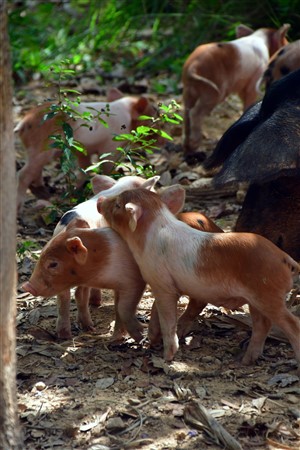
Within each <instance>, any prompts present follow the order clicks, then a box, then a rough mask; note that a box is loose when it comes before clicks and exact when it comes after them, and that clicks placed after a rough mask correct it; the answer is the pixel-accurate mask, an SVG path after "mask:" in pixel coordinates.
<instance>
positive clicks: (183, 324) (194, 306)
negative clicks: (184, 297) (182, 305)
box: [177, 298, 206, 339]
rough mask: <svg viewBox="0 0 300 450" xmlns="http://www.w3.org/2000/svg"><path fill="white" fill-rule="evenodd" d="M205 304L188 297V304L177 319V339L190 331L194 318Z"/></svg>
mask: <svg viewBox="0 0 300 450" xmlns="http://www.w3.org/2000/svg"><path fill="white" fill-rule="evenodd" d="M205 306H206V303H204V302H203V303H202V302H200V301H199V300H196V299H194V298H190V301H189V304H188V306H187V307H186V309H185V311H184V313H183V314H182V315H181V316H180V318H179V320H178V325H177V334H178V337H179V339H180V338H182V337H184V336H186V335H187V334H188V333H189V332H190V331H191V327H192V325H193V322H194V320H195V318H196V317H197V316H198V315H199V314H200V313H201V311H202V310H203V309H204V308H205Z"/></svg>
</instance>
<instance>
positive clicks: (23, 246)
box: [16, 240, 41, 263]
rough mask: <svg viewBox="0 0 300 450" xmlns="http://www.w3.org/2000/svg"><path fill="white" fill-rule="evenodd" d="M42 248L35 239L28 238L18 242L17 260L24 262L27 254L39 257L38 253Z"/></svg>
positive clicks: (35, 257)
mask: <svg viewBox="0 0 300 450" xmlns="http://www.w3.org/2000/svg"><path fill="white" fill-rule="evenodd" d="M40 250H41V247H40V246H39V245H38V244H37V243H36V242H34V241H30V240H26V241H22V242H19V243H18V244H17V252H16V253H17V260H18V262H19V263H20V262H22V261H23V259H24V258H25V257H26V256H29V257H31V258H33V259H37V258H38V255H37V253H38V252H39V251H40Z"/></svg>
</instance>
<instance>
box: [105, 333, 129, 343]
mask: <svg viewBox="0 0 300 450" xmlns="http://www.w3.org/2000/svg"><path fill="white" fill-rule="evenodd" d="M125 334H126V333H125V332H122V331H117V332H114V334H113V335H112V336H111V337H110V338H109V340H108V342H109V343H110V344H113V345H119V344H123V342H124V340H125Z"/></svg>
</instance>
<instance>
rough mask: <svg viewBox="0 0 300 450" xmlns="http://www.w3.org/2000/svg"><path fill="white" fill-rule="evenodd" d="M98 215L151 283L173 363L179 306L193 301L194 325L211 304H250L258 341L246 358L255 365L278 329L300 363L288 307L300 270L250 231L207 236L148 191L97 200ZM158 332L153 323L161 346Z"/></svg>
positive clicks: (296, 326)
mask: <svg viewBox="0 0 300 450" xmlns="http://www.w3.org/2000/svg"><path fill="white" fill-rule="evenodd" d="M98 209H99V211H100V212H101V213H102V214H103V215H104V217H105V219H106V220H107V221H108V223H109V224H110V226H111V227H112V228H113V229H115V230H116V231H117V232H118V233H119V234H120V235H121V236H122V237H123V239H124V240H125V241H126V242H127V243H128V246H129V248H130V250H131V251H132V254H133V256H134V258H135V260H136V262H137V263H138V265H139V267H140V270H141V274H142V276H143V278H144V279H145V281H146V282H147V283H149V284H150V286H151V288H152V292H153V294H154V297H155V301H156V307H157V311H158V315H159V322H160V327H161V333H162V336H163V344H164V357H165V359H166V360H167V361H171V360H172V359H173V357H174V355H175V353H176V351H177V350H178V337H177V334H176V327H177V317H176V305H177V300H178V298H179V296H180V295H182V294H185V295H189V296H190V298H191V302H190V304H191V305H192V306H191V311H190V314H188V321H190V320H192V319H193V318H194V317H195V316H196V314H197V313H198V312H199V311H201V310H202V309H203V308H204V306H206V304H207V303H208V302H209V303H212V304H213V305H216V306H225V307H226V308H228V309H232V308H236V307H239V306H242V305H243V304H245V303H248V304H249V309H250V313H251V316H252V323H253V325H252V336H251V340H250V343H249V346H248V348H247V351H246V354H245V355H244V357H243V363H244V364H251V363H253V362H254V361H255V360H256V359H257V358H258V357H259V355H260V354H261V353H262V351H263V347H264V342H265V339H266V337H267V335H268V332H269V330H270V327H271V325H272V324H276V325H277V326H278V327H279V328H281V329H282V331H283V332H284V333H285V334H286V336H287V338H288V340H289V341H290V343H291V345H292V347H293V349H294V352H295V355H296V358H297V360H298V362H300V339H299V338H300V322H299V319H298V318H297V317H295V316H294V315H293V314H292V313H291V312H289V311H288V309H287V307H286V304H285V296H286V294H287V293H288V292H289V291H290V290H291V288H292V286H293V278H294V277H297V278H298V277H299V269H300V267H299V265H298V264H297V263H296V262H295V261H294V260H293V259H292V258H291V257H290V256H289V255H288V254H287V253H285V252H283V251H282V250H280V249H278V248H277V247H276V246H275V245H274V244H273V243H272V242H270V241H268V240H267V239H265V238H263V237H262V236H259V235H255V234H252V233H207V232H202V231H198V230H194V229H192V228H190V227H189V226H188V225H186V224H184V223H182V222H180V221H178V220H177V219H176V217H175V216H174V215H173V214H172V213H171V212H170V210H169V209H168V207H167V205H166V204H165V203H163V202H162V200H161V199H160V198H159V196H158V195H157V194H155V193H153V192H149V191H147V190H145V189H135V190H132V191H125V192H123V193H121V194H120V195H118V196H116V197H112V198H109V199H102V198H101V197H100V199H99V200H98ZM159 333H160V330H159V329H158V327H157V326H156V323H155V326H154V327H153V326H152V324H151V322H150V324H149V339H150V342H151V343H152V344H154V343H156V341H157V336H159Z"/></svg>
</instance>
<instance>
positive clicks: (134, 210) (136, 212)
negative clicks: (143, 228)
mask: <svg viewBox="0 0 300 450" xmlns="http://www.w3.org/2000/svg"><path fill="white" fill-rule="evenodd" d="M125 210H126V211H128V212H129V213H130V219H129V224H128V225H129V228H130V230H131V231H132V232H134V231H135V229H136V227H137V223H138V220H139V218H140V217H141V215H142V212H143V210H142V208H141V207H140V206H139V205H135V204H134V203H126V205H125Z"/></svg>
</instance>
